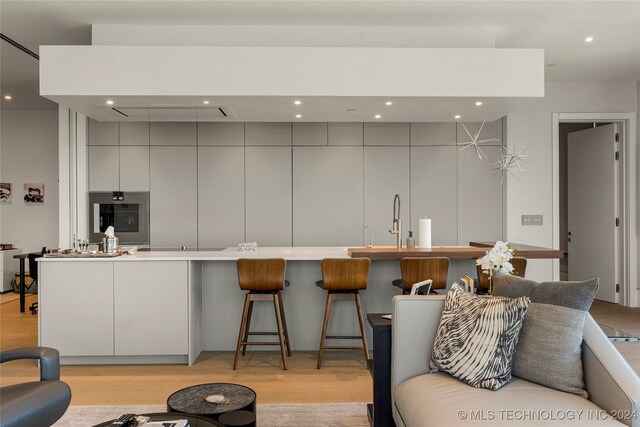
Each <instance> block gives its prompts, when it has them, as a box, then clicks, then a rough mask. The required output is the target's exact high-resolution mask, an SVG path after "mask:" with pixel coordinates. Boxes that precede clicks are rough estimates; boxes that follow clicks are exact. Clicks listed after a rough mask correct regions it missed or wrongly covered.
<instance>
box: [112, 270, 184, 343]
mask: <svg viewBox="0 0 640 427" xmlns="http://www.w3.org/2000/svg"><path fill="white" fill-rule="evenodd" d="M187 277H188V276H187V261H144V262H116V263H114V282H113V283H114V285H113V287H114V288H113V299H114V323H113V324H114V328H115V355H116V356H140V355H145V356H146V355H149V356H153V355H183V354H187V353H188V351H189V349H188V344H189V319H188V289H187ZM154 296H155V297H154ZM160 296H161V297H160ZM149 301H153V303H148V302H149Z"/></svg>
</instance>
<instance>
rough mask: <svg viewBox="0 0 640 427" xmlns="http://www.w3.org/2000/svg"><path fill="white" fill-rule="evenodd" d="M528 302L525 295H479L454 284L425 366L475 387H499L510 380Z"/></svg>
mask: <svg viewBox="0 0 640 427" xmlns="http://www.w3.org/2000/svg"><path fill="white" fill-rule="evenodd" d="M528 306H529V298H526V297H522V298H513V299H512V298H504V297H490V296H489V297H478V296H476V295H474V294H471V293H469V292H465V291H464V290H462V288H461V287H460V285H458V284H454V285H453V286H452V287H451V290H450V291H449V293H448V294H447V298H446V299H445V301H444V310H443V311H442V317H441V318H440V325H439V326H438V332H437V334H436V339H435V342H434V344H433V351H432V352H431V359H430V361H429V368H430V369H431V370H432V371H433V372H435V371H444V372H447V373H449V374H451V375H453V376H454V377H456V378H459V379H461V380H462V381H464V382H466V383H467V384H469V385H471V386H473V387H481V388H488V389H491V390H497V389H499V388H500V387H502V386H503V385H504V384H506V383H508V382H509V381H510V380H511V360H512V357H513V353H514V352H515V349H516V344H517V342H518V335H519V333H520V327H521V326H522V319H523V317H524V314H525V313H526V312H527V307H528Z"/></svg>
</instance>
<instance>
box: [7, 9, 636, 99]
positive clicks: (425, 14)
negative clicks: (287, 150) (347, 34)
mask: <svg viewBox="0 0 640 427" xmlns="http://www.w3.org/2000/svg"><path fill="white" fill-rule="evenodd" d="M94 23H95V24H143V25H144V24H154V25H171V24H174V25H178V24H179V25H227V26H229V25H246V26H251V25H256V26H257V25H260V26H283V27H288V26H291V27H292V28H294V27H295V28H296V30H295V31H296V32H298V31H299V28H300V26H305V25H309V26H366V27H416V26H418V27H419V26H427V27H449V28H452V27H462V28H486V27H489V28H492V29H493V30H494V31H495V47H507V48H510V47H517V48H544V49H545V57H546V62H547V63H551V64H555V65H554V66H551V67H548V68H547V70H546V80H547V81H581V82H585V81H638V80H640V1H637V0H634V1H608V0H606V1H515V0H511V1H455V0H454V1H446V2H445V1H313V0H311V1H306V0H298V1H286V2H284V1H266V0H265V1H241V0H240V1H238V0H235V1H207V2H204V1H190V0H183V1H154V0H146V1H98V0H92V1H56V0H50V1H32V0H18V1H16V0H1V1H0V28H1V31H2V33H3V34H5V35H7V36H8V37H11V38H12V39H14V40H16V41H17V42H18V43H20V44H22V45H24V46H26V47H27V48H29V49H31V50H33V51H35V52H36V53H37V52H38V50H39V46H40V45H58V44H62V45H68V44H90V43H91V24H94ZM295 34H296V33H293V34H292V38H291V40H295V42H293V41H292V43H291V45H297V46H300V45H304V43H305V41H304V37H303V36H304V35H299V36H298V37H296V35H295ZM587 35H592V36H594V37H595V41H594V42H593V43H591V44H587V43H585V42H584V38H585V36H587ZM256 37H259V35H257V36H256ZM285 44H286V43H285ZM344 45H345V46H358V40H357V39H356V40H344ZM461 47H463V46H461ZM0 61H1V64H0V65H1V68H0V72H1V83H0V86H1V91H2V95H4V94H6V93H11V95H12V96H13V100H12V101H10V102H7V101H4V100H2V107H3V108H10V109H50V108H55V104H53V103H52V102H50V101H48V100H45V99H43V98H41V97H39V96H38V95H37V93H38V89H37V84H38V83H37V82H38V79H37V75H38V63H37V61H36V60H35V59H33V58H31V57H29V56H28V55H26V54H24V53H22V52H20V51H18V50H17V49H16V48H14V47H12V46H10V45H9V44H7V43H6V42H0ZM470 65H471V64H470Z"/></svg>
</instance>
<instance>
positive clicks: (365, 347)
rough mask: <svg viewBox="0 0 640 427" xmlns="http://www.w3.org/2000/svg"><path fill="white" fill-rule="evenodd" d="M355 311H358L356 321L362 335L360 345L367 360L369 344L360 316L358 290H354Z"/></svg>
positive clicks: (360, 305) (360, 303) (360, 308)
mask: <svg viewBox="0 0 640 427" xmlns="http://www.w3.org/2000/svg"><path fill="white" fill-rule="evenodd" d="M356 311H357V312H358V322H359V323H360V335H362V347H363V350H364V358H365V360H369V346H368V345H367V333H366V331H365V329H364V319H363V317H362V302H361V301H360V292H356Z"/></svg>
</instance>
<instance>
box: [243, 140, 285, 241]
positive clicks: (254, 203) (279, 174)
mask: <svg viewBox="0 0 640 427" xmlns="http://www.w3.org/2000/svg"><path fill="white" fill-rule="evenodd" d="M245 167H246V172H245V188H246V232H247V235H246V240H247V241H248V242H257V243H258V246H291V245H292V234H291V232H292V230H291V226H292V213H291V206H292V200H291V197H292V196H291V192H292V185H291V148H290V147H246V148H245Z"/></svg>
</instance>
